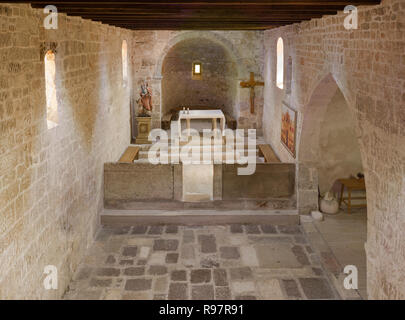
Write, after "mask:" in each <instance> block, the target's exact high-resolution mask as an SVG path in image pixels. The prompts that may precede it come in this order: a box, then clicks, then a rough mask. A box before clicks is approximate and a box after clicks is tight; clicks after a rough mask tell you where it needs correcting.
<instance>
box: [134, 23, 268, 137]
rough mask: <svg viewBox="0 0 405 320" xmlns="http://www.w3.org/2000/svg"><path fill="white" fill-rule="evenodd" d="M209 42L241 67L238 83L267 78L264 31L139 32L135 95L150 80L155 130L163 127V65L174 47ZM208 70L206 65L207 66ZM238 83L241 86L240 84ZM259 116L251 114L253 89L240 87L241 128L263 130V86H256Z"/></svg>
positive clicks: (237, 107) (238, 116) (238, 112)
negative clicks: (250, 91) (141, 85)
mask: <svg viewBox="0 0 405 320" xmlns="http://www.w3.org/2000/svg"><path fill="white" fill-rule="evenodd" d="M191 39H202V40H204V39H206V40H209V41H213V42H214V43H216V44H218V45H221V46H222V47H223V48H224V49H225V50H226V51H227V53H228V54H229V55H230V56H231V58H232V60H233V62H234V63H235V65H236V66H237V70H236V71H237V73H238V76H237V78H238V80H239V81H246V80H249V76H250V72H254V73H255V77H256V80H259V81H260V80H262V79H263V67H264V60H263V59H264V56H263V55H264V45H263V31H153V30H150V31H135V32H134V41H135V46H134V48H133V50H134V52H133V54H134V81H133V84H134V88H133V89H134V95H135V99H138V97H139V91H140V82H141V81H144V80H146V81H148V83H149V86H150V87H151V88H152V90H153V105H154V112H153V115H152V118H153V122H152V125H153V127H155V128H156V127H160V117H161V112H160V110H161V92H162V90H161V82H162V64H163V61H164V58H165V56H166V54H167V53H168V52H169V51H170V49H171V48H173V46H175V45H176V44H178V43H180V42H181V41H183V40H191ZM203 68H204V66H203ZM191 70H192V69H191V65H190V72H191ZM239 81H238V83H239ZM255 92H256V100H255V105H256V106H255V110H256V111H255V114H251V113H250V96H249V89H241V88H240V87H239V85H238V88H237V92H236V99H235V103H234V109H235V110H236V112H234V114H235V115H236V120H237V121H238V126H239V128H257V129H261V128H262V118H263V87H256V90H255Z"/></svg>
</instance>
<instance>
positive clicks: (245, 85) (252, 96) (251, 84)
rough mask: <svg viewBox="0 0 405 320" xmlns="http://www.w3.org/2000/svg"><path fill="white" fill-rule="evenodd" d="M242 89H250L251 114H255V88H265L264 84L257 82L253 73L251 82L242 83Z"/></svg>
mask: <svg viewBox="0 0 405 320" xmlns="http://www.w3.org/2000/svg"><path fill="white" fill-rule="evenodd" d="M240 86H241V87H242V88H249V89H250V113H255V87H256V86H264V82H261V81H255V74H254V73H253V72H251V73H250V80H249V81H242V82H241V83H240Z"/></svg>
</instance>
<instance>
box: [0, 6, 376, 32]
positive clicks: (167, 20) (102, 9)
mask: <svg viewBox="0 0 405 320" xmlns="http://www.w3.org/2000/svg"><path fill="white" fill-rule="evenodd" d="M1 2H10V0H5V1H3V0H0V3H1ZM13 2H14V3H30V4H31V6H32V7H34V8H43V7H45V6H46V5H49V4H53V5H56V7H57V8H58V11H59V12H61V13H66V14H68V15H71V16H80V17H82V18H84V19H91V20H94V21H101V22H103V23H107V24H110V25H115V26H119V27H125V28H129V29H134V30H139V29H142V30H144V29H159V30H160V29H168V30H180V29H193V30H195V29H210V30H215V29H217V30H264V29H271V28H274V27H279V26H283V25H286V24H291V23H296V22H301V21H305V20H310V19H312V18H320V17H322V16H324V15H334V14H336V13H337V11H339V10H342V9H343V8H344V7H345V6H346V5H356V6H359V5H373V4H374V5H375V4H379V3H380V0H357V1H350V0H349V1H342V0H330V1H327V0H244V1H242V0H148V1H134V0H118V1H111V0H99V1H96V0H85V1H82V0H67V1H65V0H41V1H39V0H37V1H26V0H14V1H13Z"/></svg>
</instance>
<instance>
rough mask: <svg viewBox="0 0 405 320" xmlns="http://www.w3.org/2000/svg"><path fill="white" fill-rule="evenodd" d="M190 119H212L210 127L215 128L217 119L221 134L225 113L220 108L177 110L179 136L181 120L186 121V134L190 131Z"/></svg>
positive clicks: (223, 131) (223, 130)
mask: <svg viewBox="0 0 405 320" xmlns="http://www.w3.org/2000/svg"><path fill="white" fill-rule="evenodd" d="M191 119H212V129H213V130H215V129H217V121H218V119H219V121H220V126H221V132H222V135H224V133H225V115H224V113H223V112H222V111H221V110H190V111H187V110H182V111H180V112H179V120H178V121H179V136H180V137H181V120H186V121H187V130H188V134H189V133H190V122H191Z"/></svg>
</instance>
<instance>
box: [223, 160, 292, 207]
mask: <svg viewBox="0 0 405 320" xmlns="http://www.w3.org/2000/svg"><path fill="white" fill-rule="evenodd" d="M238 167H239V166H238V165H223V166H222V199H223V200H246V199H251V200H271V199H274V198H290V197H292V196H293V195H294V186H295V165H294V164H291V163H280V164H273V163H260V164H259V163H258V164H257V165H256V171H255V173H254V174H252V175H249V176H242V175H238Z"/></svg>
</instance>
